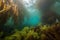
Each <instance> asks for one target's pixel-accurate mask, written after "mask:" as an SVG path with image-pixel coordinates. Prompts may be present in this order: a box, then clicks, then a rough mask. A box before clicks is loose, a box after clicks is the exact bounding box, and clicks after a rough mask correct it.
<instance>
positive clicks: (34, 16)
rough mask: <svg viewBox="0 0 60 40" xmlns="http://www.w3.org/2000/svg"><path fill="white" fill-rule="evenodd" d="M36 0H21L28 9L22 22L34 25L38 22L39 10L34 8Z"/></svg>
mask: <svg viewBox="0 0 60 40" xmlns="http://www.w3.org/2000/svg"><path fill="white" fill-rule="evenodd" d="M35 2H36V0H23V4H24V6H25V8H26V10H27V11H28V13H27V14H26V15H28V17H25V18H24V24H26V25H29V26H36V25H37V24H39V23H40V15H41V14H40V11H39V10H38V9H36V8H35V5H34V4H35Z"/></svg>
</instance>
